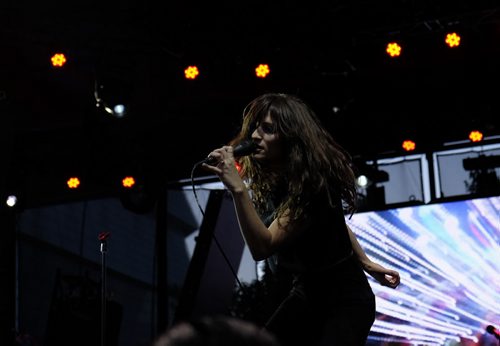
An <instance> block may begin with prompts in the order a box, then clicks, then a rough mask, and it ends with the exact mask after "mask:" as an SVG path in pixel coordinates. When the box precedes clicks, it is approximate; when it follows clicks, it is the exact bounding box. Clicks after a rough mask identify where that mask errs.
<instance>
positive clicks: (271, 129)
mask: <svg viewBox="0 0 500 346" xmlns="http://www.w3.org/2000/svg"><path fill="white" fill-rule="evenodd" d="M261 127H262V131H264V132H265V133H268V134H272V133H274V132H275V128H274V126H273V125H272V124H262V126H261Z"/></svg>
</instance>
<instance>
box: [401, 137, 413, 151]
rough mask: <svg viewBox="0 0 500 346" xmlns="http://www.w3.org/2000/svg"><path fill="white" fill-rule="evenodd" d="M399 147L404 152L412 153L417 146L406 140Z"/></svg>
mask: <svg viewBox="0 0 500 346" xmlns="http://www.w3.org/2000/svg"><path fill="white" fill-rule="evenodd" d="M401 146H402V147H403V149H404V150H405V151H413V150H415V148H416V147H417V144H416V143H415V142H414V141H412V140H410V139H406V140H404V141H403V144H402V145H401Z"/></svg>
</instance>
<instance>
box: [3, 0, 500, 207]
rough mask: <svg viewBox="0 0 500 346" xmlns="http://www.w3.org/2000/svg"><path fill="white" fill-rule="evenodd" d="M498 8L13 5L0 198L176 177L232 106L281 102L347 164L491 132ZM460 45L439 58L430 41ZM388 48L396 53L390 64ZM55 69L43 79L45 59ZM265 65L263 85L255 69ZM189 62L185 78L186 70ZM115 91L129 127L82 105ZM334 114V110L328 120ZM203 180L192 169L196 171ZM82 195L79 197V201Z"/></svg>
mask: <svg viewBox="0 0 500 346" xmlns="http://www.w3.org/2000/svg"><path fill="white" fill-rule="evenodd" d="M499 8H500V5H499V4H498V1H403V0H394V1H382V2H373V1H328V2H326V1H324V2H323V1H322V2H311V1H308V2H304V3H300V2H299V3H295V2H288V1H287V2H285V1H274V2H265V1H252V2H227V3H226V2H202V3H192V2H187V1H184V2H178V1H177V2H172V1H168V2H160V3H159V4H157V3H153V2H144V1H135V0H128V1H120V2H118V1H116V2H98V1H85V2H77V3H72V4H65V3H63V2H43V3H33V4H32V3H29V2H12V3H6V4H5V5H2V9H1V11H0V23H1V24H0V26H1V31H0V35H1V37H2V41H1V42H2V54H0V91H1V94H0V96H1V97H0V112H1V115H2V123H3V125H2V126H1V127H0V135H1V138H2V143H1V144H2V149H1V150H2V153H1V154H2V157H3V162H4V163H3V164H2V166H4V165H5V166H4V167H7V168H8V169H7V170H5V171H4V173H2V174H3V175H4V176H3V177H2V188H3V189H4V190H8V189H10V188H11V187H14V186H16V187H18V186H22V187H23V188H24V189H25V190H26V191H28V192H29V195H30V198H31V203H32V204H33V205H35V204H43V203H48V202H52V201H55V200H61V199H62V200H65V199H66V198H68V195H66V194H65V193H66V192H64V187H63V184H64V183H63V182H64V181H65V177H67V175H68V174H80V175H81V176H83V177H84V178H85V180H84V182H85V183H84V184H82V188H83V189H81V191H83V192H81V193H87V194H90V195H94V194H103V193H104V194H107V193H109V192H112V191H114V189H115V184H116V178H117V177H119V176H121V175H123V174H124V172H136V173H138V174H141V175H142V176H144V177H147V179H151V180H152V181H155V182H173V181H176V180H178V179H185V178H189V177H190V175H191V170H192V168H193V165H194V164H195V163H196V162H198V161H199V160H200V159H202V158H204V157H205V156H206V155H207V154H208V153H209V152H210V151H211V150H212V149H213V148H214V147H218V146H220V145H222V144H225V143H226V142H227V141H228V140H229V139H230V138H231V137H232V136H233V135H234V134H235V133H236V130H237V128H238V126H239V124H240V120H241V113H242V110H243V108H244V106H245V105H246V104H247V103H248V102H249V101H250V100H252V99H253V98H254V97H256V96H257V95H260V94H261V93H263V92H269V91H273V92H288V93H294V94H297V95H298V96H300V97H302V98H303V99H304V100H305V101H306V102H308V103H309V104H310V105H311V106H313V108H314V109H315V110H316V111H317V113H318V114H319V115H320V117H321V118H322V119H323V121H324V122H325V124H326V125H327V127H328V128H329V130H330V131H331V132H332V134H333V135H334V136H335V138H336V139H337V140H338V141H339V142H340V143H341V144H342V145H343V146H345V147H346V148H347V149H348V150H349V151H350V152H351V153H352V154H353V155H355V156H362V157H367V158H369V157H373V156H374V155H383V154H397V153H398V152H399V151H400V143H401V141H402V140H403V139H405V138H406V137H410V138H412V139H414V140H416V141H417V145H418V147H417V150H418V151H420V152H426V151H431V150H436V149H438V148H440V147H441V146H442V144H443V143H445V142H449V141H456V140H463V139H466V138H467V134H468V131H469V130H470V129H472V128H473V127H475V128H479V129H481V130H483V131H484V132H485V135H486V136H493V135H497V134H499V128H498V119H499V117H498V113H499V102H498V99H499V98H498V93H499V88H498V80H499V77H500V76H499V53H500V45H499V42H500V40H499V39H500V12H499ZM448 30H454V31H457V32H458V33H459V34H460V35H461V37H462V42H461V43H462V45H461V46H460V47H459V48H456V49H451V50H450V49H448V48H447V47H446V46H445V45H444V38H443V36H444V33H445V32H447V31H448ZM389 40H391V41H394V40H395V41H398V42H399V43H400V44H402V45H403V55H402V56H401V57H400V58H398V59H395V60H394V59H389V58H388V56H387V55H386V54H385V45H386V43H387V42H388V41H389ZM56 51H59V52H63V53H64V54H66V56H67V57H68V62H67V64H66V66H65V67H64V68H63V69H59V70H57V69H54V68H53V67H51V65H50V57H51V56H52V54H54V53H55V52H56ZM259 63H268V64H269V65H270V68H271V74H270V76H269V78H267V79H257V78H255V75H254V69H255V67H256V66H257V65H258V64H259ZM195 64H196V65H198V67H199V68H200V70H201V74H200V76H199V78H198V79H196V80H194V81H191V80H185V79H184V76H183V71H184V69H185V68H186V67H187V66H189V65H195ZM96 85H103V86H104V89H97V90H98V91H99V93H100V94H99V95H100V96H101V97H102V98H106V99H108V98H109V99H111V97H112V95H113V94H117V93H122V94H123V95H126V97H127V98H128V100H129V104H130V112H129V114H128V116H127V118H123V119H115V118H112V117H110V116H109V115H107V114H106V113H104V112H103V110H102V109H98V108H96V106H95V105H96V100H95V94H94V92H95V90H96ZM334 107H337V108H338V109H339V110H340V111H338V112H334V111H333V109H334ZM194 174H195V175H203V172H194ZM81 197H82V195H79V198H81Z"/></svg>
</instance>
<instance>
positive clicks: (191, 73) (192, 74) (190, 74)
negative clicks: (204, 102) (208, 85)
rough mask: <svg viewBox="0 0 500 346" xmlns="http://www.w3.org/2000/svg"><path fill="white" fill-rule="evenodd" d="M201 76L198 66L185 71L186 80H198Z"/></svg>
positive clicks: (189, 67)
mask: <svg viewBox="0 0 500 346" xmlns="http://www.w3.org/2000/svg"><path fill="white" fill-rule="evenodd" d="M199 74H200V71H199V70H198V67H197V66H188V67H187V68H186V69H185V70H184V76H185V77H186V79H196V78H198V75H199Z"/></svg>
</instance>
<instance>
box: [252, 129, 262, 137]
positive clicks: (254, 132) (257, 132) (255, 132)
mask: <svg viewBox="0 0 500 346" xmlns="http://www.w3.org/2000/svg"><path fill="white" fill-rule="evenodd" d="M251 138H252V139H261V137H260V133H259V128H258V127H257V128H256V129H255V130H254V131H253V132H252V135H251Z"/></svg>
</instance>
